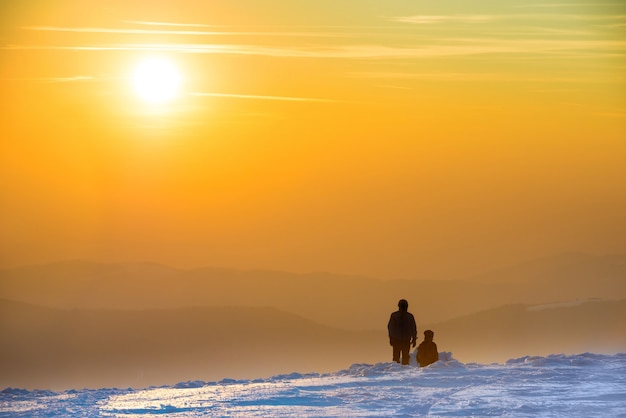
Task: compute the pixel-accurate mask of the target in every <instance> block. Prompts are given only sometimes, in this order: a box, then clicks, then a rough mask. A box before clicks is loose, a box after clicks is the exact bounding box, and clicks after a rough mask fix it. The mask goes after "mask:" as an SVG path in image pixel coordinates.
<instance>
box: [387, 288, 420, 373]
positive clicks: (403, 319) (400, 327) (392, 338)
mask: <svg viewBox="0 0 626 418" xmlns="http://www.w3.org/2000/svg"><path fill="white" fill-rule="evenodd" d="M408 309H409V303H408V302H407V301H406V300H404V299H400V301H399V302H398V310H397V311H396V312H394V313H392V314H391V318H389V323H388V324H387V329H388V330H389V344H390V345H391V346H392V347H393V361H395V362H396V363H400V358H402V364H409V360H410V357H409V351H410V349H411V345H413V347H415V343H416V341H417V326H416V325H415V318H414V317H413V314H411V313H409V312H408Z"/></svg>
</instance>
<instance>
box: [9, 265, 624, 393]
mask: <svg viewBox="0 0 626 418" xmlns="http://www.w3.org/2000/svg"><path fill="white" fill-rule="evenodd" d="M624 260H625V257H624V256H617V255H616V256H610V257H600V256H588V255H574V254H569V255H560V256H556V257H552V258H545V259H541V260H533V261H530V262H528V263H524V264H521V265H519V266H513V267H511V268H509V269H506V270H500V271H497V272H494V273H493V274H490V275H484V276H482V277H475V278H471V279H467V280H449V281H428V280H406V279H405V280H375V279H368V278H363V277H352V276H341V275H333V274H330V273H311V274H292V273H286V272H276V271H240V270H227V269H212V268H205V269H196V270H180V269H173V268H169V267H166V266H162V265H158V264H150V263H137V264H124V263H121V264H100V263H91V262H85V261H72V262H63V263H55V264H49V265H39V266H31V267H22V268H17V269H10V270H3V271H1V276H0V297H1V298H2V301H1V302H0V334H1V335H2V336H3V340H2V344H1V346H0V357H1V358H2V360H0V375H2V376H3V378H2V379H3V380H2V381H0V385H10V386H24V387H29V388H33V387H36V386H39V387H55V388H60V387H63V388H69V387H77V386H80V385H84V386H92V387H95V386H102V385H117V386H119V385H130V386H142V385H148V384H162V383H172V382H176V381H180V380H189V379H219V378H224V377H231V378H239V377H242V378H243V377H245V378H254V377H258V376H269V375H272V374H276V373H280V372H291V371H299V372H307V371H311V370H316V371H332V370H336V369H338V368H342V367H346V366H347V365H349V364H352V363H354V362H379V361H385V360H386V359H387V358H388V357H389V355H390V353H389V350H390V349H389V346H388V342H387V335H386V323H387V320H388V318H389V313H390V312H391V311H393V310H395V304H396V302H397V300H398V299H399V298H401V297H405V298H407V299H409V303H410V306H409V310H410V311H411V312H413V313H414V314H415V316H416V318H417V321H418V328H419V330H420V335H419V337H420V340H421V339H422V335H421V333H422V332H423V331H424V330H425V329H426V328H432V329H433V330H434V331H435V341H436V342H437V343H438V344H439V347H440V350H444V351H452V352H454V353H455V357H457V358H459V359H460V360H462V361H465V362H468V361H469V362H472V361H475V362H484V363H490V362H495V361H505V360H507V359H509V358H512V357H515V356H521V355H546V354H550V353H554V352H567V353H577V352H585V351H595V352H607V353H614V352H620V351H625V350H626V331H625V330H624V327H623V323H624V322H625V321H626V302H625V300H626V293H625V287H624V283H625V280H624V278H625V277H626V274H625V273H626V270H625V263H624ZM496 278H499V280H497V279H496ZM585 282H586V283H592V284H593V286H592V287H589V286H586V287H585V286H583V284H584V283H585Z"/></svg>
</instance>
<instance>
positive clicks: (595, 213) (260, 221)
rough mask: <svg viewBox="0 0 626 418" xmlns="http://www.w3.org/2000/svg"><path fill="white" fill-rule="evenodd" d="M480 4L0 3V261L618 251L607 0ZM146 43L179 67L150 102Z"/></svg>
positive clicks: (265, 260)
mask: <svg viewBox="0 0 626 418" xmlns="http://www.w3.org/2000/svg"><path fill="white" fill-rule="evenodd" d="M469 3H471V4H469ZM492 3H493V2H490V1H486V0H483V1H476V2H466V1H442V2H436V4H431V5H427V4H419V3H415V2H409V1H404V0H403V1H401V0H389V1H385V2H379V1H365V0H342V1H336V0H333V1H330V0H323V1H289V2H286V1H279V0H272V1H270V0H268V1H264V2H259V1H253V0H247V1H244V0H228V1H227V0H213V1H207V2H184V1H183V2H169V3H168V2H152V1H133V2H129V1H110V0H109V1H91V2H83V1H77V0H75V1H70V0H64V1H55V2H39V1H33V0H24V1H20V2H6V1H5V2H1V3H0V16H1V17H0V93H1V95H0V110H1V112H0V153H1V154H0V230H1V231H2V235H1V236H2V238H1V239H0V266H2V267H8V266H15V265H21V264H29V263H41V262H51V261H57V260H64V259H76V258H81V259H90V260H95V261H156V262H161V263H165V264H170V265H174V266H180V267H194V266H207V265H214V266H224V267H234V268H271V269H282V270H290V271H301V272H307V271H318V270H325V271H331V272H336V273H355V274H364V275H368V276H374V277H385V278H396V277H411V278H431V277H432V278H440V277H459V276H467V275H471V274H473V273H476V272H480V271H483V270H485V269H489V268H494V267H498V266H501V265H505V264H509V263H514V262H517V261H520V260H524V259H528V258H531V257H536V256H542V255H548V254H553V253H559V252H564V251H582V252H590V253H594V254H604V253H620V252H621V253H623V252H626V164H625V161H626V94H625V92H626V88H625V87H626V77H625V76H624V74H626V59H625V58H624V57H625V56H626V37H625V36H624V35H625V32H624V30H625V29H624V28H625V27H626V6H624V4H623V2H621V1H618V0H611V1H604V2H601V3H594V2H591V1H574V2H563V3H545V2H540V1H531V0H515V1H510V2H506V4H504V3H505V2H502V4H500V3H499V4H496V5H494V4H492ZM150 56H159V57H162V58H165V59H167V60H169V61H170V62H171V63H173V65H175V66H176V67H177V68H178V69H179V71H180V73H181V76H182V79H183V81H182V85H181V90H180V94H179V95H178V97H177V98H176V99H175V100H173V101H171V102H168V103H165V104H163V105H160V106H157V107H155V106H154V105H150V104H147V103H144V102H142V101H141V100H139V98H138V97H137V96H136V95H135V94H134V92H133V89H132V87H131V85H130V81H129V80H130V77H131V74H132V72H133V69H134V68H135V67H136V66H137V65H138V64H139V63H140V62H141V61H142V60H143V59H145V58H146V57H150Z"/></svg>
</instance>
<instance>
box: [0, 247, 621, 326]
mask: <svg viewBox="0 0 626 418" xmlns="http://www.w3.org/2000/svg"><path fill="white" fill-rule="evenodd" d="M625 260H626V256H621V255H616V256H589V255H580V256H579V255H575V254H568V255H565V256H563V255H560V256H555V257H551V258H544V259H539V260H535V261H531V262H528V263H522V264H521V265H519V266H514V267H510V268H508V269H506V270H499V271H496V272H494V273H492V274H491V275H486V276H485V275H483V276H481V277H473V278H470V279H468V280H456V281H432V280H376V279H369V278H360V277H354V276H342V275H333V274H330V273H310V274H295V273H287V272H277V271H263V270H251V271H243V270H229V269H221V268H203V269H193V270H181V269H174V268H170V267H167V266H162V265H159V264H155V263H134V264H131V263H115V264H100V263H91V262H84V261H73V262H64V263H55V264H48V265H39V266H32V267H23V268H17V269H10V270H1V271H0V297H1V298H4V299H10V300H16V301H22V302H27V303H33V304H37V305H42V306H50V307H59V308H77V309H79V308H94V309H159V308H163V309H166V308H179V307H190V306H196V307H200V306H245V307H264V306H265V307H275V308H277V309H281V310H284V311H288V312H292V313H294V314H297V315H300V316H303V317H306V318H309V319H311V320H313V321H316V322H319V323H322V324H325V325H328V326H331V327H337V328H341V329H372V330H373V329H379V328H380V327H381V326H384V325H385V324H386V320H387V317H388V315H389V312H390V311H391V310H393V309H394V308H395V304H396V302H397V300H398V299H400V298H406V299H408V300H409V303H410V307H409V308H410V310H411V311H412V312H414V313H415V314H416V317H418V319H419V320H421V321H424V322H428V323H435V322H441V321H445V320H450V319H453V318H455V317H458V316H461V315H467V314H470V313H472V312H477V311H481V310H485V309H492V308H497V307H498V306H501V305H506V304H515V303H518V304H546V303H556V302H567V301H570V300H575V299H581V300H586V299H590V298H599V299H621V298H626V263H625V262H624V261H625ZM581 266H586V267H585V268H582V267H581ZM524 278H526V279H524Z"/></svg>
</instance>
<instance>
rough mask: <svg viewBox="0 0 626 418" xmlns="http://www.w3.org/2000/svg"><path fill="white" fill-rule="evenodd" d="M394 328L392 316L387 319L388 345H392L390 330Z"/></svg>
mask: <svg viewBox="0 0 626 418" xmlns="http://www.w3.org/2000/svg"><path fill="white" fill-rule="evenodd" d="M393 327H394V318H393V315H391V316H390V317H389V322H388V323H387V332H388V333H389V345H393V341H392V339H391V330H392V329H393Z"/></svg>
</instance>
